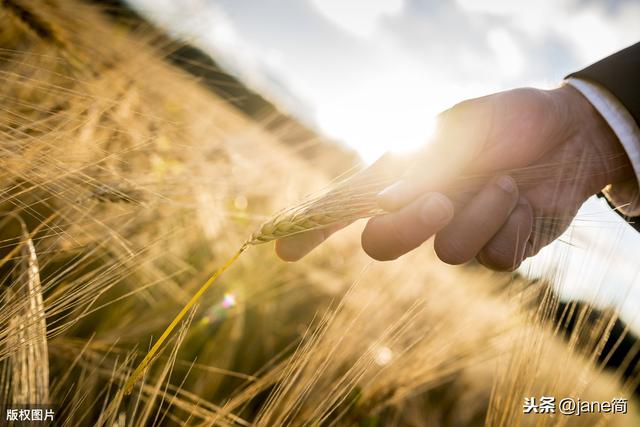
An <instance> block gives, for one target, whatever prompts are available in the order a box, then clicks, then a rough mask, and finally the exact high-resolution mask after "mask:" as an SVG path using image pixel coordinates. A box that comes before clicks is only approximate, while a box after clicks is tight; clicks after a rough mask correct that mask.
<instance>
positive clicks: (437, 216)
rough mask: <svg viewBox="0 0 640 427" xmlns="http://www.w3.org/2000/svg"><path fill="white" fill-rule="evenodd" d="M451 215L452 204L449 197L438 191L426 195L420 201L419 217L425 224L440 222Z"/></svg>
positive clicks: (446, 219)
mask: <svg viewBox="0 0 640 427" xmlns="http://www.w3.org/2000/svg"><path fill="white" fill-rule="evenodd" d="M451 216H453V206H452V205H451V202H450V201H449V199H447V198H446V197H445V196H444V195H442V194H439V193H433V194H430V195H428V196H427V198H426V200H425V201H424V202H422V207H421V209H420V218H421V220H422V222H423V223H425V224H442V223H444V222H446V221H448V220H449V218H451Z"/></svg>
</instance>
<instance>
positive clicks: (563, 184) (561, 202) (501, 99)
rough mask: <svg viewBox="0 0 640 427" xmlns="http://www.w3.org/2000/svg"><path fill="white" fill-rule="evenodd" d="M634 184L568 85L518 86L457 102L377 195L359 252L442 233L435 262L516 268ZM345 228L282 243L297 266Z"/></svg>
mask: <svg viewBox="0 0 640 427" xmlns="http://www.w3.org/2000/svg"><path fill="white" fill-rule="evenodd" d="M632 177H633V170H632V167H631V165H630V163H629V159H628V157H627V155H626V153H625V152H624V149H623V148H622V146H621V144H620V142H619V141H618V140H617V138H616V136H615V134H614V133H613V131H612V130H611V129H610V128H609V126H608V125H607V123H606V122H605V120H604V119H603V118H602V117H601V116H600V115H599V113H598V112H597V111H596V110H595V109H594V108H593V106H592V105H591V104H590V103H589V101H587V100H586V99H585V98H584V97H583V96H582V95H581V94H580V93H579V92H578V91H577V90H575V89H574V88H573V87H571V86H562V87H560V88H558V89H554V90H549V91H544V90H538V89H515V90H511V91H506V92H501V93H497V94H494V95H489V96H485V97H482V98H477V99H472V100H468V101H464V102H462V103H460V104H457V105H456V106H454V107H453V108H451V109H449V110H447V111H445V112H443V113H442V114H441V115H440V116H439V125H438V132H437V134H436V137H435V139H434V141H433V143H431V144H430V145H429V146H427V147H426V148H425V150H424V151H423V152H422V153H421V154H420V156H418V158H417V160H416V161H414V162H413V167H412V169H411V170H410V171H409V173H408V174H407V176H406V177H405V179H403V180H402V181H400V182H398V183H396V184H394V185H393V186H391V187H389V188H388V189H386V190H385V191H383V192H382V193H380V196H379V203H380V205H381V207H383V208H384V209H385V210H386V211H388V212H389V213H388V214H384V215H380V216H377V217H374V218H371V219H370V220H369V222H368V224H367V226H366V227H365V229H364V231H363V233H362V247H363V248H364V250H365V251H366V252H367V253H368V254H369V255H370V256H371V257H373V258H375V259H378V260H391V259H395V258H397V257H399V256H401V255H403V254H405V253H406V252H409V251H410V250H413V249H415V248H416V247H418V246H420V245H421V244H422V243H423V242H424V241H426V240H427V239H429V238H430V237H431V236H433V235H435V241H434V248H435V251H436V253H437V255H438V257H439V258H440V259H441V260H443V261H444V262H447V263H449V264H462V263H464V262H467V261H469V260H471V259H472V258H474V257H476V258H477V259H478V261H480V262H481V263H482V264H484V265H486V266H488V267H490V268H493V269H498V270H513V269H515V268H517V267H518V266H519V265H520V263H521V262H522V261H523V260H524V259H525V258H526V257H529V256H532V255H535V254H536V253H537V252H538V251H539V250H540V249H541V248H542V247H544V246H545V245H547V244H548V243H550V242H551V241H553V240H554V239H555V238H557V237H558V236H559V235H560V234H562V232H563V231H564V230H565V229H566V228H567V226H568V225H569V223H570V222H571V220H572V219H573V217H574V216H575V214H576V212H577V211H578V209H579V208H580V206H581V205H582V203H583V202H584V201H585V200H586V199H587V198H588V197H590V196H591V195H593V194H595V193H597V192H598V191H600V190H601V189H602V188H604V187H605V186H607V185H609V184H615V183H618V182H622V181H625V180H628V179H630V178H632ZM339 228H340V227H333V228H330V229H326V230H315V231H312V232H309V233H303V234H300V235H296V236H292V237H289V238H286V239H282V240H280V241H278V242H276V252H277V253H278V255H279V256H280V257H281V258H282V259H284V260H287V261H295V260H297V259H299V258H301V257H302V256H304V255H305V254H307V253H308V252H309V251H310V250H311V249H313V248H314V247H315V246H317V245H318V244H320V243H321V242H322V241H324V240H325V239H326V238H327V237H328V236H329V235H331V234H332V233H333V232H335V231H337V230H338V229H339Z"/></svg>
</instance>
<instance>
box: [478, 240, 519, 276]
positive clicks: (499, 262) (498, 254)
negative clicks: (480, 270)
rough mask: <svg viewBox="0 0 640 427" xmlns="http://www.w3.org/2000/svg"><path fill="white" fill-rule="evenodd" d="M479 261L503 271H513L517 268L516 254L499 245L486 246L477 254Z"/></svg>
mask: <svg viewBox="0 0 640 427" xmlns="http://www.w3.org/2000/svg"><path fill="white" fill-rule="evenodd" d="M477 259H478V261H479V262H480V263H481V264H483V265H485V266H487V267H489V268H493V269H496V270H501V271H512V270H515V269H516V268H517V260H515V258H514V254H513V253H512V252H511V251H509V250H508V249H506V248H503V247H501V246H499V245H488V246H486V247H484V248H483V249H482V250H481V251H480V253H478V256H477Z"/></svg>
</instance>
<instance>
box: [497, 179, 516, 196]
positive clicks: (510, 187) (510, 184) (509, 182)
mask: <svg viewBox="0 0 640 427" xmlns="http://www.w3.org/2000/svg"><path fill="white" fill-rule="evenodd" d="M496 184H497V185H498V187H500V188H502V189H503V190H504V191H506V192H507V193H513V192H514V191H515V190H516V183H515V181H514V180H513V178H511V177H510V176H506V175H505V176H501V177H500V178H498V179H497V180H496Z"/></svg>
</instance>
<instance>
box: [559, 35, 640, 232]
mask: <svg viewBox="0 0 640 427" xmlns="http://www.w3.org/2000/svg"><path fill="white" fill-rule="evenodd" d="M568 77H575V78H579V79H583V80H589V81H592V82H595V83H598V84H599V85H601V86H603V87H604V88H606V89H607V90H608V91H609V92H611V93H612V94H613V95H614V96H615V97H616V98H617V99H618V101H620V103H621V104H622V105H624V107H625V108H626V109H627V111H628V112H629V114H631V117H633V119H634V120H635V122H636V124H637V125H639V126H640V43H636V44H634V45H632V46H629V47H628V48H626V49H623V50H621V51H620V52H617V53H614V54H613V55H611V56H608V57H606V58H604V59H602V60H600V61H598V62H596V63H595V64H592V65H589V66H588V67H587V68H584V69H582V70H580V71H577V72H575V73H572V74H570V75H569V76H568ZM598 197H602V198H604V199H605V200H606V201H607V203H608V204H609V206H611V208H612V209H614V210H615V212H616V213H618V214H619V215H620V216H621V217H622V218H624V220H625V221H627V222H628V223H629V224H630V225H631V226H632V227H633V228H634V229H635V230H636V231H638V232H640V217H629V216H626V215H624V214H622V212H620V210H619V209H615V207H614V206H613V205H612V204H611V202H610V201H609V200H608V199H607V198H606V197H604V195H603V194H602V193H600V194H598Z"/></svg>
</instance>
